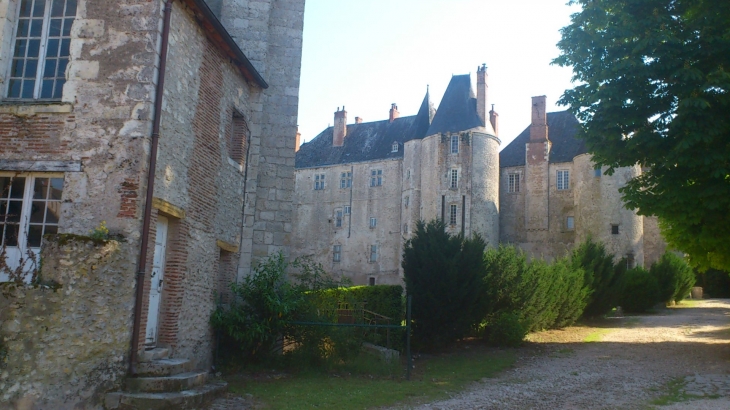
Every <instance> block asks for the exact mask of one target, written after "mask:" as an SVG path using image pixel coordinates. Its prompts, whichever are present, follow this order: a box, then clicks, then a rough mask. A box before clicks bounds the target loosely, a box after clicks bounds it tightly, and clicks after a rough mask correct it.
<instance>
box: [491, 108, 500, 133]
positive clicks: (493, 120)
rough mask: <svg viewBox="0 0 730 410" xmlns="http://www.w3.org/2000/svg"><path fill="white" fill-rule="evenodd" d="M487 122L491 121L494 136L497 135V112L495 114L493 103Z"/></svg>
mask: <svg viewBox="0 0 730 410" xmlns="http://www.w3.org/2000/svg"><path fill="white" fill-rule="evenodd" d="M489 122H491V123H492V129H494V136H495V137H499V114H497V111H494V104H492V111H489Z"/></svg>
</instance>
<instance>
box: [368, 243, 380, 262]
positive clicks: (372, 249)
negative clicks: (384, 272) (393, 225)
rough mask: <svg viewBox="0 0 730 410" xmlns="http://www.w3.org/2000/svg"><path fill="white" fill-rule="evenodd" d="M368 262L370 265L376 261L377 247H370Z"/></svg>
mask: <svg viewBox="0 0 730 410" xmlns="http://www.w3.org/2000/svg"><path fill="white" fill-rule="evenodd" d="M368 260H369V261H370V263H373V262H377V261H378V245H370V257H369V258H368Z"/></svg>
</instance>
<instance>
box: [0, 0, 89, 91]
mask: <svg viewBox="0 0 730 410" xmlns="http://www.w3.org/2000/svg"><path fill="white" fill-rule="evenodd" d="M18 8H19V10H18V22H17V26H16V28H15V40H14V42H13V45H12V49H13V51H12V59H11V62H10V76H9V78H8V90H7V97H8V98H18V99H21V98H22V99H60V98H61V92H62V91H63V85H64V84H65V83H66V66H67V65H68V56H69V48H70V46H71V25H73V22H74V17H76V0H20V6H19V7H18Z"/></svg>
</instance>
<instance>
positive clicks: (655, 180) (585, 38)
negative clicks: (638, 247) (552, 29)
mask: <svg viewBox="0 0 730 410" xmlns="http://www.w3.org/2000/svg"><path fill="white" fill-rule="evenodd" d="M571 3H574V4H580V5H581V6H582V11H581V12H579V13H576V14H574V15H573V16H572V22H571V24H570V25H568V26H566V27H564V28H563V29H562V30H561V33H562V40H561V41H560V42H559V43H558V47H559V48H560V50H561V54H560V56H559V57H558V58H556V59H555V60H554V63H555V64H558V65H561V66H571V67H572V68H573V80H574V82H576V83H577V85H576V87H575V88H573V89H570V90H566V92H565V94H563V96H562V98H561V99H560V101H559V103H561V104H564V105H568V106H569V107H570V109H571V111H572V112H573V113H574V114H575V115H576V116H577V117H578V118H579V119H580V120H581V121H582V122H583V124H584V127H583V130H582V131H581V138H583V139H584V140H585V142H586V145H587V147H588V150H589V152H590V153H591V154H593V159H594V161H596V162H597V163H598V164H601V165H606V166H608V167H609V170H608V172H609V173H612V172H613V171H614V170H615V169H616V168H617V167H623V166H633V165H635V164H640V165H642V166H643V167H644V172H643V173H642V174H641V176H639V177H637V178H635V179H633V180H631V181H629V182H628V184H627V185H626V186H625V187H623V188H621V189H620V191H621V193H622V195H623V197H624V200H625V201H626V205H627V207H628V208H629V209H637V210H638V212H639V213H640V214H642V215H656V216H658V217H659V218H660V221H661V226H662V229H663V232H664V233H665V237H666V239H667V240H668V242H669V243H670V245H672V246H673V247H675V248H677V249H679V250H681V251H683V252H685V253H687V254H689V257H690V263H691V264H692V265H694V266H697V267H699V268H701V269H707V268H709V267H715V268H718V269H724V270H730V212H728V211H729V210H730V115H728V112H730V53H729V52H728V50H730V2H727V1H713V0H573V1H571Z"/></svg>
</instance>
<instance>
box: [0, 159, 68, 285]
mask: <svg viewBox="0 0 730 410" xmlns="http://www.w3.org/2000/svg"><path fill="white" fill-rule="evenodd" d="M62 194H63V175H54V174H43V173H19V174H0V254H4V260H3V261H0V262H4V263H0V282H4V281H7V280H8V279H13V280H15V279H18V276H19V275H20V276H23V277H22V279H23V280H25V281H26V282H28V281H30V280H31V279H32V272H34V271H36V270H37V269H38V262H39V261H38V254H39V253H40V249H41V240H42V238H43V235H45V234H55V233H57V232H58V220H59V218H60V216H61V195H62ZM11 276H13V277H12V278H11Z"/></svg>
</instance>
